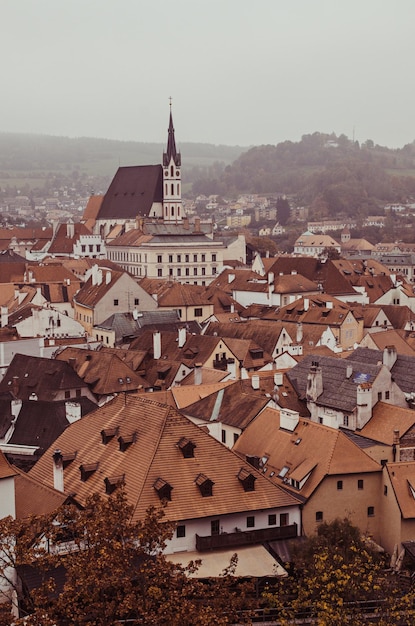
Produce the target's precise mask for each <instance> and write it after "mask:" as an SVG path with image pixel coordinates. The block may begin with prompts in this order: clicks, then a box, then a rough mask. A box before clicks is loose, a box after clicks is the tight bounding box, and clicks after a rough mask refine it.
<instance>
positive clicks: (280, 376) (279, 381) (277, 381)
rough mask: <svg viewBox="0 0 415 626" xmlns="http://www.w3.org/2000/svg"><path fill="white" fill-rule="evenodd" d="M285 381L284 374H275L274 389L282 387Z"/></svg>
mask: <svg viewBox="0 0 415 626" xmlns="http://www.w3.org/2000/svg"><path fill="white" fill-rule="evenodd" d="M282 381H283V374H282V372H276V373H275V374H274V387H281V385H282Z"/></svg>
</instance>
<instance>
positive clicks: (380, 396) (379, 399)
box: [378, 391, 382, 402]
mask: <svg viewBox="0 0 415 626" xmlns="http://www.w3.org/2000/svg"><path fill="white" fill-rule="evenodd" d="M381 400H382V392H381V391H378V402H380V401H381Z"/></svg>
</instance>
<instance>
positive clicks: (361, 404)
mask: <svg viewBox="0 0 415 626" xmlns="http://www.w3.org/2000/svg"><path fill="white" fill-rule="evenodd" d="M356 408H357V415H356V428H358V429H359V428H363V426H365V424H367V422H368V421H369V420H370V418H371V417H372V385H371V384H370V383H361V384H360V385H357V390H356Z"/></svg>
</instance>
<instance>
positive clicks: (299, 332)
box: [295, 322, 303, 343]
mask: <svg viewBox="0 0 415 626" xmlns="http://www.w3.org/2000/svg"><path fill="white" fill-rule="evenodd" d="M295 340H296V343H301V342H302V340H303V325H302V323H301V322H297V332H296V336H295Z"/></svg>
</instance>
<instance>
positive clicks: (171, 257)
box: [169, 254, 173, 263]
mask: <svg viewBox="0 0 415 626" xmlns="http://www.w3.org/2000/svg"><path fill="white" fill-rule="evenodd" d="M169 263H173V255H172V254H169Z"/></svg>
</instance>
